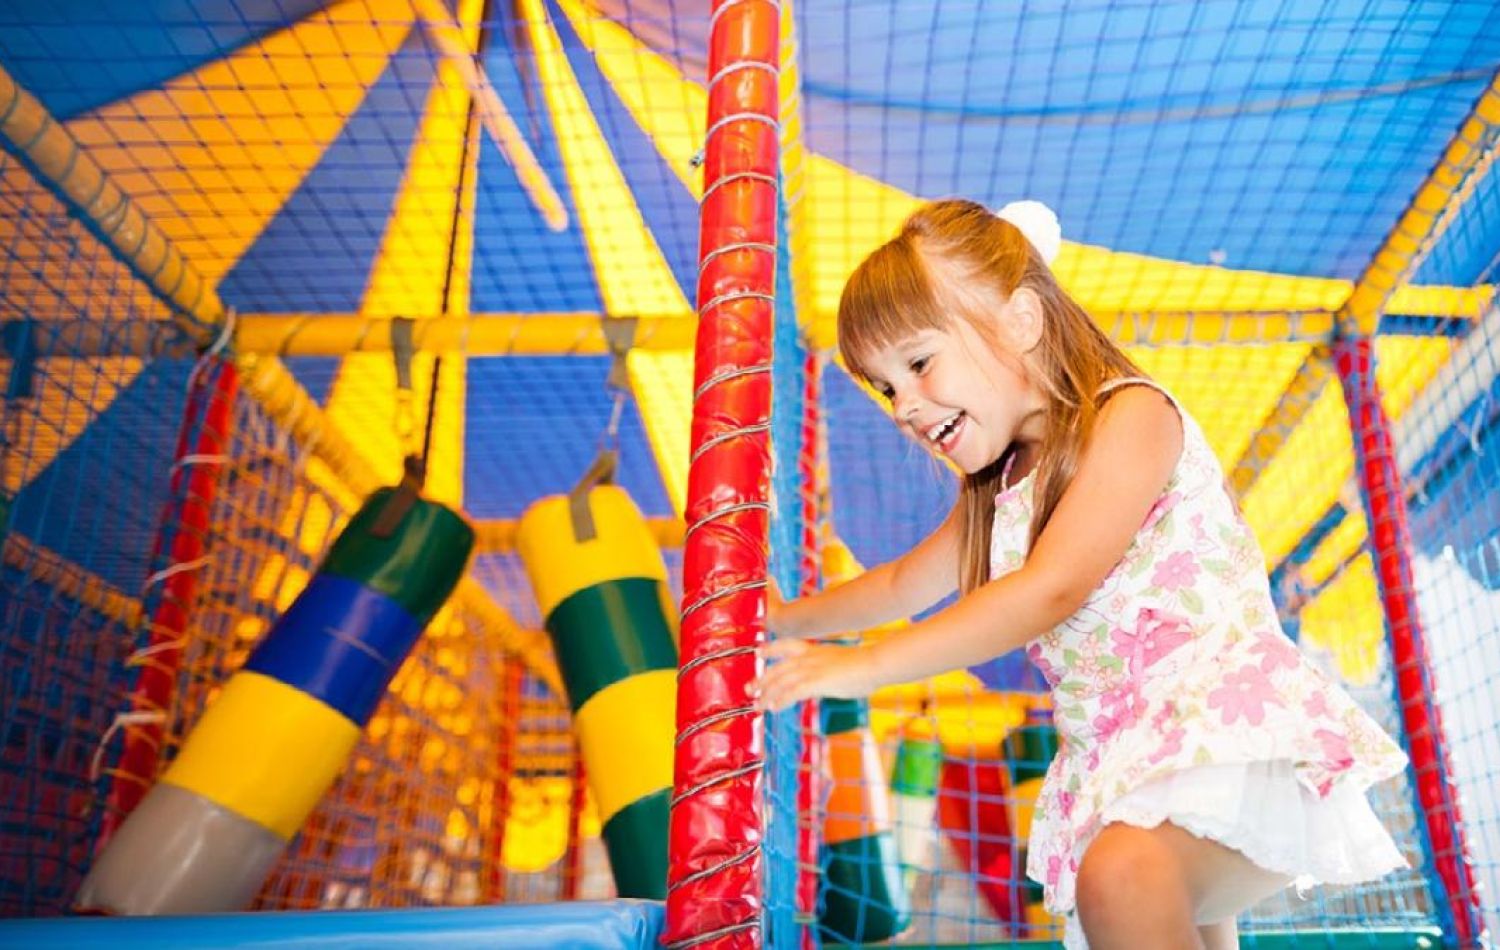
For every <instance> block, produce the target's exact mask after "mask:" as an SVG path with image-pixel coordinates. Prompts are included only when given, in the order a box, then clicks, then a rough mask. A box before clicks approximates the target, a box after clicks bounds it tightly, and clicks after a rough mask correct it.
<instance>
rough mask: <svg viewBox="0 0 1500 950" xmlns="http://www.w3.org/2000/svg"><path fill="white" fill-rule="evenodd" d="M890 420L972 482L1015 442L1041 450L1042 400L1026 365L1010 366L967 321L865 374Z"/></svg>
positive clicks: (930, 334) (921, 339) (875, 361)
mask: <svg viewBox="0 0 1500 950" xmlns="http://www.w3.org/2000/svg"><path fill="white" fill-rule="evenodd" d="M864 368H865V369H866V370H867V371H868V374H869V378H870V385H871V386H873V387H874V388H875V390H876V391H877V392H879V393H881V394H882V395H884V396H885V397H886V398H887V399H889V400H890V403H891V416H892V418H894V419H895V420H896V424H897V425H899V426H901V427H902V428H903V429H905V430H907V431H908V432H909V433H910V434H911V435H912V437H913V438H915V439H916V440H917V441H918V442H919V443H920V444H922V445H924V446H926V447H927V448H928V450H929V451H932V452H937V453H941V454H942V455H945V456H947V457H948V459H949V460H950V461H952V462H953V464H954V465H956V466H957V467H958V468H959V470H961V471H963V472H964V473H966V474H973V473H975V472H978V471H979V470H981V469H983V468H984V467H985V466H987V465H990V464H992V463H993V462H995V461H996V460H997V459H999V458H1000V456H1001V455H1003V454H1004V453H1005V450H1006V449H1007V448H1009V447H1010V445H1011V444H1012V443H1014V442H1017V441H1019V442H1021V443H1023V445H1029V446H1034V445H1037V444H1040V442H1041V438H1042V435H1043V431H1044V426H1043V417H1042V412H1043V410H1044V409H1045V405H1046V403H1045V401H1044V399H1043V396H1042V393H1041V392H1040V390H1038V389H1037V388H1036V387H1035V386H1034V385H1032V383H1031V380H1030V373H1029V371H1028V370H1027V364H1026V361H1025V360H1024V359H1023V358H1019V357H1012V358H1004V357H1002V356H1001V354H1000V353H998V352H996V349H995V347H994V346H993V345H992V344H991V343H990V342H988V341H987V340H985V339H984V337H983V336H982V335H981V334H980V333H979V331H978V330H976V329H975V328H974V327H973V326H972V325H970V323H969V322H968V321H967V320H964V319H962V318H955V319H953V320H952V322H951V323H950V325H949V327H948V329H947V330H921V331H918V332H917V333H915V334H913V335H912V336H909V337H907V338H905V339H902V340H898V341H897V342H895V343H893V344H891V345H890V346H886V347H883V348H881V349H880V350H879V351H877V352H876V353H874V354H873V355H872V357H871V359H869V360H868V362H867V363H866V365H865V367H864Z"/></svg>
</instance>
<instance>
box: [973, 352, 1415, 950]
mask: <svg viewBox="0 0 1500 950" xmlns="http://www.w3.org/2000/svg"><path fill="white" fill-rule="evenodd" d="M1122 385H1149V386H1152V387H1153V388H1157V387H1155V384H1154V383H1151V382H1149V381H1147V380H1134V379H1129V380H1116V381H1115V382H1114V383H1113V384H1112V385H1111V387H1110V388H1111V389H1112V388H1117V387H1119V386H1122ZM1166 395H1167V398H1169V399H1170V398H1171V396H1170V395H1169V394H1166ZM1173 404H1174V405H1176V403H1175V400H1174V401H1173ZM1179 414H1180V415H1181V417H1182V422H1183V445H1182V454H1181V456H1180V457H1179V460H1178V463H1177V467H1176V469H1175V470H1174V471H1173V473H1172V476H1171V479H1170V480H1169V482H1168V484H1167V486H1166V488H1165V490H1164V491H1163V492H1162V495H1161V497H1160V498H1159V499H1158V500H1157V502H1156V504H1155V506H1154V507H1153V508H1152V509H1151V512H1150V514H1149V515H1148V516H1147V518H1146V521H1145V523H1144V524H1143V525H1142V526H1141V529H1140V531H1139V532H1138V533H1137V534H1136V536H1135V538H1134V540H1133V541H1132V542H1131V544H1130V547H1129V548H1128V549H1127V550H1126V552H1125V555H1124V557H1123V558H1122V559H1121V561H1120V563H1119V564H1118V565H1116V567H1115V568H1114V570H1113V571H1112V572H1111V573H1110V574H1109V576H1108V577H1106V578H1105V580H1104V582H1103V583H1102V584H1101V585H1100V586H1099V587H1098V589H1096V590H1095V591H1094V592H1093V594H1092V595H1090V596H1089V598H1088V600H1087V602H1086V603H1085V604H1084V605H1083V607H1082V608H1081V609H1079V610H1078V611H1077V612H1076V613H1075V614H1074V615H1073V616H1072V617H1071V618H1069V619H1068V620H1067V621H1065V622H1064V623H1062V624H1061V625H1060V626H1058V627H1057V628H1056V629H1054V630H1052V631H1050V632H1048V633H1046V634H1043V635H1042V636H1040V637H1038V638H1037V639H1036V640H1034V641H1032V642H1031V644H1030V645H1029V646H1028V647H1027V651H1026V652H1027V656H1028V657H1029V658H1030V659H1031V661H1032V663H1034V664H1035V665H1036V667H1037V668H1038V669H1039V670H1040V671H1041V673H1042V675H1043V676H1044V677H1045V678H1046V680H1047V683H1048V685H1049V686H1050V687H1051V691H1052V697H1053V717H1054V721H1055V723H1056V726H1057V730H1058V733H1059V737H1060V739H1061V748H1060V751H1059V753H1058V755H1057V757H1056V758H1055V759H1054V761H1053V763H1052V766H1051V769H1050V770H1049V772H1048V774H1047V779H1046V782H1045V784H1044V786H1043V789H1042V792H1041V797H1040V799H1039V801H1038V807H1037V811H1036V818H1035V820H1034V823H1033V827H1032V830H1031V841H1030V847H1029V857H1028V867H1027V873H1028V874H1029V875H1030V876H1031V877H1032V878H1034V879H1036V880H1037V881H1039V882H1041V883H1042V885H1043V886H1044V889H1045V892H1046V904H1047V907H1048V909H1049V910H1051V911H1052V912H1053V913H1057V914H1068V915H1070V920H1069V924H1070V926H1069V932H1068V934H1067V937H1068V939H1067V940H1066V942H1067V943H1068V944H1069V945H1070V946H1081V945H1082V943H1081V940H1082V937H1081V933H1080V932H1079V931H1078V929H1077V922H1076V917H1071V915H1072V912H1073V911H1074V885H1075V881H1076V877H1077V873H1078V866H1079V863H1080V862H1081V861H1082V859H1083V854H1084V851H1085V850H1086V849H1087V847H1088V845H1089V843H1090V842H1091V841H1092V840H1093V838H1094V836H1095V835H1096V834H1098V832H1099V830H1100V829H1101V828H1103V827H1104V825H1105V824H1108V823H1109V822H1111V821H1124V822H1128V823H1130V824H1135V825H1140V826H1143V827H1152V826H1154V825H1155V824H1158V823H1160V822H1161V821H1163V820H1170V821H1173V822H1174V823H1176V824H1178V825H1180V826H1181V827H1184V828H1186V829H1187V830H1189V831H1192V832H1193V833H1195V834H1199V835H1200V836H1208V837H1213V838H1215V839H1217V840H1219V841H1221V842H1223V843H1224V844H1226V845H1229V846H1230V847H1234V848H1236V849H1237V850H1239V851H1241V852H1242V853H1244V854H1246V855H1247V856H1248V857H1250V858H1251V860H1253V861H1255V862H1256V863H1257V864H1259V865H1261V866H1262V867H1264V868H1266V869H1267V870H1270V871H1274V872H1278V873H1284V874H1286V875H1287V876H1288V878H1300V879H1302V881H1339V882H1348V881H1354V880H1363V879H1368V878H1372V877H1377V876H1379V875H1381V874H1383V873H1385V872H1387V871H1389V870H1391V869H1393V868H1395V867H1399V866H1402V865H1404V864H1405V862H1404V860H1403V859H1402V858H1401V856H1400V854H1399V852H1398V851H1397V850H1396V848H1395V845H1394V843H1393V842H1392V841H1391V839H1390V837H1389V835H1388V834H1386V833H1385V831H1384V829H1383V828H1381V827H1380V824H1379V820H1378V819H1377V818H1376V817H1375V815H1374V812H1373V810H1371V808H1370V806H1369V804H1368V802H1367V801H1366V799H1365V797H1364V791H1365V789H1367V788H1368V787H1369V786H1370V785H1372V784H1373V783H1375V782H1378V781H1380V780H1382V779H1385V778H1387V777H1389V776H1392V775H1395V774H1397V773H1399V772H1400V771H1401V770H1402V769H1403V767H1404V766H1405V762H1406V757H1405V755H1404V754H1403V753H1402V751H1401V750H1400V749H1399V748H1398V747H1397V746H1396V745H1395V743H1393V742H1392V741H1391V739H1390V738H1389V737H1388V736H1386V735H1385V733H1384V732H1383V731H1382V730H1381V729H1380V727H1379V726H1378V725H1377V724H1376V723H1375V722H1374V721H1373V720H1372V719H1371V718H1370V717H1369V716H1368V715H1367V714H1366V713H1365V712H1364V711H1363V710H1361V709H1360V708H1359V706H1358V705H1356V704H1355V702H1354V701H1353V700H1352V699H1351V698H1350V697H1349V696H1348V695H1347V694H1345V693H1344V692H1343V690H1341V689H1340V688H1339V687H1338V686H1336V685H1335V684H1333V683H1332V682H1331V681H1330V680H1329V679H1328V678H1327V677H1326V676H1325V675H1324V674H1323V673H1321V672H1320V671H1318V670H1317V669H1316V668H1314V667H1313V666H1311V665H1309V663H1308V662H1307V661H1306V660H1305V659H1304V658H1303V656H1302V654H1301V653H1300V652H1299V651H1298V650H1297V648H1296V646H1295V645H1293V644H1292V642H1291V641H1290V640H1289V639H1288V638H1287V637H1286V635H1285V633H1283V632H1282V630H1281V627H1280V624H1279V622H1278V621H1277V618H1276V611H1275V608H1274V606H1273V604H1272V601H1271V594H1270V587H1269V581H1268V579H1267V576H1266V570H1265V561H1264V558H1263V556H1262V554H1261V551H1260V549H1259V547H1258V546H1257V544H1256V541H1255V539H1254V537H1253V536H1252V534H1251V532H1250V528H1249V526H1248V525H1247V524H1246V523H1245V521H1244V520H1243V518H1241V517H1240V515H1239V512H1238V510H1237V509H1236V508H1235V506H1234V503H1233V501H1232V500H1231V498H1230V495H1229V493H1228V490H1227V488H1226V486H1225V482H1224V475H1223V472H1222V469H1221V468H1220V466H1219V462H1218V459H1217V458H1216V457H1215V456H1214V454H1213V452H1212V450H1211V449H1210V448H1209V445H1208V442H1207V440H1206V439H1205V438H1204V436H1203V433H1202V431H1201V430H1200V429H1199V428H1198V425H1197V424H1196V423H1195V422H1194V421H1193V420H1192V419H1191V417H1189V416H1188V415H1187V414H1186V413H1184V412H1181V409H1180V407H1179ZM1032 481H1033V477H1032V475H1030V474H1028V475H1027V476H1026V477H1024V478H1022V479H1021V480H1020V481H1019V482H1018V483H1017V484H1015V485H1013V486H1011V487H1009V488H1007V489H1006V490H1004V491H1002V492H1001V493H1000V494H999V495H998V496H997V497H996V505H995V522H994V532H993V539H992V547H991V576H994V577H999V576H1002V575H1004V574H1007V573H1009V572H1011V571H1014V570H1016V569H1017V568H1019V567H1020V566H1021V564H1022V563H1023V561H1024V560H1025V552H1026V550H1027V541H1028V536H1029V529H1030V523H1031V516H1032V498H1031V485H1032ZM1277 782H1280V783H1281V787H1276V786H1275V783H1277ZM1266 783H1271V786H1269V787H1261V786H1263V785H1265V784H1266ZM1288 796H1290V802H1291V807H1294V808H1303V809H1306V810H1308V813H1307V814H1305V815H1303V816H1302V818H1303V820H1301V821H1299V820H1298V816H1296V815H1290V816H1289V815H1287V814H1285V813H1284V812H1285V809H1286V807H1287V802H1288V800H1289V799H1288ZM1258 808H1260V809H1269V808H1275V809H1276V813H1258V812H1257V809H1258ZM1320 809H1322V811H1323V812H1324V813H1323V814H1321V815H1320V814H1319V810H1320ZM1303 825H1305V826H1306V827H1305V828H1304V827H1303ZM1272 826H1275V827H1272ZM1289 828H1290V829H1292V833H1291V834H1290V835H1289V834H1288V833H1287V829H1289Z"/></svg>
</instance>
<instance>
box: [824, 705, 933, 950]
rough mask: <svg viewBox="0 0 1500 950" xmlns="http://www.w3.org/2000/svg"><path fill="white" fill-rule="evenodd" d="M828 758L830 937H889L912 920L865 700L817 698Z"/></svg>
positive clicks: (851, 939) (827, 936)
mask: <svg viewBox="0 0 1500 950" xmlns="http://www.w3.org/2000/svg"><path fill="white" fill-rule="evenodd" d="M818 705H819V712H820V713H821V716H822V720H823V722H822V727H823V733H824V735H825V736H826V737H827V738H826V743H827V744H826V746H825V748H826V753H825V755H826V759H825V761H826V762H827V763H828V773H829V774H828V779H829V781H828V786H829V793H828V807H827V813H826V817H825V818H824V821H823V849H822V858H821V860H820V863H821V864H822V866H823V893H822V895H821V906H822V912H821V913H820V914H819V916H818V926H819V929H820V930H822V932H823V936H824V939H825V940H835V941H848V942H854V943H863V942H869V941H877V940H887V939H889V938H891V937H893V936H895V935H896V934H898V933H900V932H901V931H902V930H905V929H906V926H907V925H908V924H909V923H910V922H911V907H910V903H909V901H908V898H907V894H906V889H905V888H904V887H902V886H901V863H900V861H899V859H898V857H897V854H896V839H895V836H894V835H893V834H892V832H891V808H890V801H889V799H888V796H887V794H886V787H885V769H884V767H883V766H882V765H881V762H880V752H879V750H878V749H877V748H876V747H875V737H874V736H873V735H872V734H871V732H870V709H869V704H868V703H867V702H866V701H864V700H854V699H824V700H822V701H820V702H819V704H818Z"/></svg>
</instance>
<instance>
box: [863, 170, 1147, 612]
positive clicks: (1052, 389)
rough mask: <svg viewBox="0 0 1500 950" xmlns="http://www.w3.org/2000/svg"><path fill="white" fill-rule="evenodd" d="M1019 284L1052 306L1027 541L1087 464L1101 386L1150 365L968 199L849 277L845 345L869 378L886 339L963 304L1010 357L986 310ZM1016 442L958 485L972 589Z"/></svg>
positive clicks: (964, 576)
mask: <svg viewBox="0 0 1500 950" xmlns="http://www.w3.org/2000/svg"><path fill="white" fill-rule="evenodd" d="M934 265H938V266H940V267H941V270H942V273H941V274H940V275H935V274H934V273H933V268H934ZM950 277H951V278H953V279H946V278H950ZM940 278H941V279H940ZM1021 287H1025V288H1028V289H1030V290H1031V291H1032V292H1033V293H1035V294H1036V295H1037V297H1038V298H1039V299H1040V300H1041V305H1042V314H1043V320H1042V332H1041V339H1040V341H1039V342H1038V343H1037V345H1036V348H1035V349H1034V350H1033V351H1032V357H1033V366H1035V367H1036V369H1037V371H1038V372H1037V373H1036V375H1037V376H1038V377H1039V378H1037V379H1034V380H1033V382H1034V383H1035V384H1036V385H1037V386H1038V387H1039V388H1040V389H1041V390H1042V393H1043V396H1044V398H1045V399H1046V403H1047V405H1046V419H1047V427H1046V435H1045V437H1044V440H1043V443H1042V449H1041V454H1040V458H1039V459H1038V460H1037V473H1036V485H1035V495H1034V497H1035V499H1036V502H1035V515H1034V517H1033V519H1032V522H1031V538H1030V543H1031V544H1035V543H1036V539H1037V537H1038V536H1039V535H1040V534H1041V531H1042V529H1043V528H1044V527H1046V524H1047V521H1048V519H1049V518H1051V517H1052V512H1053V511H1054V510H1055V509H1056V508H1057V502H1058V500H1059V499H1060V498H1062V494H1063V491H1064V490H1065V489H1066V488H1067V487H1068V484H1069V483H1070V482H1071V481H1072V480H1073V476H1074V474H1075V473H1076V471H1077V469H1078V459H1079V457H1080V456H1081V455H1082V452H1083V447H1084V446H1085V445H1087V444H1088V440H1089V435H1090V434H1091V432H1092V431H1093V427H1094V421H1095V419H1096V418H1097V417H1098V414H1099V408H1100V406H1101V404H1102V399H1101V396H1100V391H1099V390H1100V387H1102V386H1103V385H1104V384H1105V383H1106V382H1107V381H1109V380H1111V379H1114V378H1117V377H1122V376H1141V375H1143V374H1142V373H1141V371H1140V369H1139V368H1137V367H1136V365H1135V364H1134V363H1132V362H1131V361H1130V358H1129V357H1128V356H1126V355H1125V353H1124V351H1122V350H1121V349H1120V348H1119V347H1118V346H1117V345H1115V342H1114V341H1113V340H1111V339H1110V338H1109V337H1108V336H1107V335H1106V334H1105V333H1104V332H1103V331H1102V330H1100V329H1099V327H1098V326H1097V325H1096V324H1095V323H1094V321H1093V320H1092V319H1090V317H1089V315H1088V314H1087V313H1085V312H1084V310H1083V308H1082V307H1080V306H1079V305H1078V304H1077V302H1076V301H1074V300H1073V298H1071V297H1069V296H1068V295H1067V293H1066V292H1064V291H1063V289H1062V287H1061V286H1059V285H1058V283H1057V279H1056V278H1055V277H1053V275H1052V271H1051V270H1049V269H1048V267H1047V265H1046V263H1045V262H1044V261H1043V260H1042V258H1041V256H1040V255H1039V254H1038V253H1037V251H1036V248H1034V247H1033V246H1032V245H1031V242H1030V241H1028V240H1027V239H1026V238H1025V236H1023V235H1022V234H1021V232H1020V230H1019V229H1018V228H1016V226H1015V225H1013V224H1011V223H1010V222H1009V221H1005V220H1002V219H1000V218H998V217H996V216H995V215H993V214H991V213H990V212H989V211H988V210H986V209H985V208H984V206H983V205H980V204H977V203H975V202H972V201H965V200H962V199H956V198H950V199H945V200H942V201H934V202H932V203H930V204H927V205H924V206H923V207H921V208H919V209H918V210H917V211H916V212H914V213H913V214H912V215H911V217H909V218H907V219H906V222H905V224H903V225H902V226H901V233H900V234H898V235H897V236H896V237H895V238H893V239H892V240H890V241H889V242H887V243H886V244H884V245H882V246H881V247H879V248H876V249H875V250H874V251H873V252H872V253H871V254H870V256H869V257H867V258H865V259H864V261H863V262H862V263H861V264H860V265H859V267H858V268H856V269H855V271H854V274H853V275H852V276H851V277H850V278H849V282H848V284H846V285H845V286H844V293H843V296H842V298H841V299H840V300H839V320H838V332H839V352H840V353H841V355H842V356H843V358H844V363H845V365H847V366H848V367H849V369H850V370H851V371H852V372H854V373H855V374H857V375H859V376H861V377H862V378H865V379H868V378H869V373H868V372H867V371H866V369H865V367H867V366H868V361H869V359H870V358H871V357H872V356H873V355H874V354H875V353H876V352H877V351H878V350H880V349H882V348H883V347H886V346H889V345H891V344H894V343H897V342H899V341H900V340H903V339H905V338H906V337H908V336H910V335H912V334H913V333H917V332H919V331H921V330H927V329H935V330H944V331H947V330H949V329H951V326H952V320H953V316H952V315H953V314H958V315H960V316H962V318H963V319H964V320H966V321H968V323H969V324H970V325H971V326H973V327H974V328H975V330H976V331H978V332H979V334H980V336H981V338H982V339H984V340H986V341H988V342H989V344H990V345H991V346H993V347H995V348H996V351H997V353H998V354H999V355H1000V356H1001V357H1002V358H1005V359H1015V358H1016V355H1015V354H1011V353H1008V352H1006V350H1005V346H1004V344H1003V343H1002V342H1001V341H1000V339H999V336H998V334H997V333H996V331H995V321H994V319H993V314H989V315H988V316H989V319H986V316H987V315H986V313H985V312H984V311H985V310H986V309H987V308H988V307H991V306H998V305H999V304H1002V303H1003V302H1004V301H1005V300H1008V299H1009V298H1010V296H1011V294H1013V293H1015V291H1016V290H1017V289H1018V288H1021ZM1010 454H1011V453H1010V451H1007V452H1006V453H1005V455H1004V456H1002V457H1001V458H1000V459H997V460H996V461H995V462H994V463H992V464H990V465H989V466H987V467H986V468H984V469H982V470H980V471H978V472H975V473H973V474H971V475H965V476H964V478H963V483H962V486H961V488H960V490H959V500H958V507H959V512H960V520H959V528H960V534H959V571H958V574H959V576H958V579H959V589H960V590H962V591H964V592H965V593H967V592H968V591H971V590H973V589H975V588H976V587H979V586H981V585H982V584H984V583H986V582H987V581H988V580H989V575H990V563H989V548H990V531H991V528H992V526H993V523H994V517H995V494H996V492H998V491H999V490H1000V487H1001V482H1002V479H1003V473H1004V466H1005V462H1006V456H1008V455H1010Z"/></svg>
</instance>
